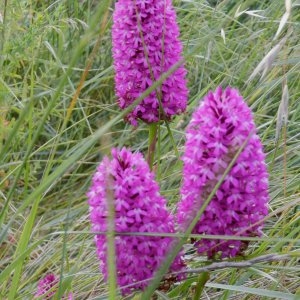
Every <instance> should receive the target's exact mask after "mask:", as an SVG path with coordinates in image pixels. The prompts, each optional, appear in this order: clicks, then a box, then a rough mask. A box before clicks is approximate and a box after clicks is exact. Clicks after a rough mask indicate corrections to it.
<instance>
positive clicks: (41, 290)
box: [35, 273, 73, 300]
mask: <svg viewBox="0 0 300 300" xmlns="http://www.w3.org/2000/svg"><path fill="white" fill-rule="evenodd" d="M58 282H59V280H58V278H57V277H56V276H55V275H54V274H53V273H49V274H47V275H46V276H45V277H44V278H43V279H41V280H40V281H39V283H38V288H37V292H36V294H35V298H40V299H52V298H53V296H54V294H55V293H56V291H57V285H58ZM50 290H51V291H50ZM41 296H43V298H41ZM62 299H68V300H72V299H73V296H72V293H69V295H68V298H67V297H66V296H63V298H62Z"/></svg>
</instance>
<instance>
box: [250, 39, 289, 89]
mask: <svg viewBox="0 0 300 300" xmlns="http://www.w3.org/2000/svg"><path fill="white" fill-rule="evenodd" d="M286 40H287V36H285V37H284V38H283V39H282V40H281V41H280V42H279V43H278V44H277V45H276V46H275V47H273V48H272V49H271V50H270V51H269V52H268V53H267V55H266V56H265V57H264V58H263V59H262V60H261V62H260V63H259V64H258V65H257V67H256V68H255V69H254V71H253V72H252V74H251V75H250V77H249V79H248V80H247V83H249V82H250V81H252V80H253V79H254V77H255V76H256V75H257V74H259V73H260V72H261V71H262V75H261V78H260V80H261V79H263V78H264V77H265V75H266V74H267V72H268V71H269V70H270V68H271V66H272V64H273V62H274V60H275V58H276V56H277V55H278V53H279V51H280V50H281V48H282V46H283V45H284V44H285V42H286Z"/></svg>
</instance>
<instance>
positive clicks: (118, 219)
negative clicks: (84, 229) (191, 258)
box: [87, 148, 184, 295]
mask: <svg viewBox="0 0 300 300" xmlns="http://www.w3.org/2000/svg"><path fill="white" fill-rule="evenodd" d="M108 178H110V180H108ZM109 183H110V184H111V185H112V186H107V185H108V184H109ZM99 187H100V188H99ZM108 188H109V189H112V190H113V193H114V205H115V232H116V238H115V249H116V271H117V282H118V285H119V287H120V288H121V292H122V294H123V295H127V294H130V293H132V292H133V291H134V290H143V289H144V288H145V287H146V286H147V285H148V284H149V282H150V281H145V280H146V279H149V278H151V277H152V276H153V275H154V273H155V271H156V270H157V269H158V267H159V265H160V264H161V263H162V262H163V260H164V259H165V257H166V255H167V253H168V251H170V249H171V247H172V245H173V242H174V239H173V238H170V237H161V236H156V235H155V236H134V235H132V236H130V235H126V236H125V235H118V233H122V232H126V233H130V232H139V233H151V232H153V233H157V232H158V233H173V232H175V228H174V218H173V216H172V215H171V214H170V212H169V211H168V209H167V205H166V204H167V202H166V200H165V199H164V198H163V197H162V196H161V195H160V193H159V186H158V184H157V182H156V181H155V180H154V174H153V173H152V172H151V171H150V169H149V166H148V164H147V162H146V161H145V160H144V158H143V156H142V155H141V154H140V153H132V152H130V151H129V150H127V149H126V148H123V149H122V150H117V149H112V159H111V160H110V159H109V158H108V157H105V158H104V159H103V161H102V162H101V163H100V165H99V166H98V168H97V170H96V173H95V174H94V176H93V179H92V185H91V187H90V190H89V191H88V193H87V196H88V203H89V205H90V220H91V223H92V228H93V231H94V232H95V231H97V229H98V228H107V225H106V224H107V215H108V209H107V195H106V190H107V189H108ZM99 208H100V209H99ZM103 208H104V209H103ZM158 211H159V213H158ZM95 241H96V248H97V255H98V258H99V260H100V269H101V271H102V273H103V274H104V278H105V279H107V276H108V274H107V242H106V235H104V234H103V235H101V234H96V239H95ZM183 268H184V264H183V261H182V260H181V258H180V254H179V255H178V257H177V258H176V259H175V261H174V263H173V264H172V266H171V267H170V271H171V272H180V271H183ZM178 277H179V276H178Z"/></svg>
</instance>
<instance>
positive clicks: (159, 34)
mask: <svg viewBox="0 0 300 300" xmlns="http://www.w3.org/2000/svg"><path fill="white" fill-rule="evenodd" d="M112 45H113V48H112V52H113V59H114V69H115V86H116V94H117V97H118V104H119V106H120V108H122V109H125V108H126V107H128V106H129V105H130V104H132V103H133V101H134V100H135V99H136V98H137V97H139V96H140V95H141V94H142V93H143V92H144V91H145V90H146V89H147V88H148V87H150V86H151V85H152V84H153V82H155V81H156V80H157V79H158V78H159V77H160V76H161V75H162V74H163V73H164V72H166V71H168V70H169V69H170V68H171V67H172V66H173V65H174V64H176V63H177V62H178V61H179V60H180V59H182V44H181V42H180V40H179V28H178V25H177V23H176V13H175V10H174V8H173V5H172V2H171V0H119V1H118V2H117V3H116V6H115V11H114V14H113V27H112ZM185 76H186V70H185V68H184V66H183V65H182V66H180V67H179V68H178V69H177V70H176V71H175V72H173V73H172V74H171V75H170V76H169V77H168V78H167V79H166V80H165V81H164V82H163V83H162V85H161V87H159V88H157V90H156V91H153V92H152V93H151V94H150V95H149V96H147V97H146V98H145V99H144V100H143V101H142V102H141V103H140V104H138V105H137V106H136V107H135V108H134V109H133V110H132V112H130V113H129V114H128V115H127V117H126V118H127V120H128V121H129V122H130V123H131V124H132V125H137V120H138V119H141V120H143V121H144V122H146V123H153V122H158V121H159V120H162V119H170V118H171V117H172V116H173V115H176V114H180V113H182V112H183V111H185V109H186V105H187V96H188V90H187V86H186V80H185Z"/></svg>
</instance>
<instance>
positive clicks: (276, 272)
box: [0, 0, 300, 299]
mask: <svg viewBox="0 0 300 300" xmlns="http://www.w3.org/2000/svg"><path fill="white" fill-rule="evenodd" d="M112 2H113V1H108V0H102V1H92V0H86V1H69V0H62V1H54V2H51V1H44V2H43V1H23V0H22V1H16V0H6V1H3V2H2V3H1V4H0V13H1V18H0V20H2V22H0V51H1V53H0V208H1V213H0V260H1V261H0V270H1V273H0V299H31V298H33V295H34V293H35V290H36V286H37V281H38V280H39V279H40V278H41V277H43V276H44V275H45V274H46V273H47V272H54V273H56V274H57V275H60V288H59V290H58V292H57V295H56V297H57V299H60V298H61V296H62V295H63V294H64V292H65V291H72V293H73V295H74V297H75V299H105V298H106V297H107V295H108V286H107V284H106V283H105V282H104V281H103V278H102V276H101V274H100V273H99V268H98V265H99V263H98V261H97V258H96V255H95V246H94V243H93V236H92V234H91V233H90V225H89V220H88V206H87V202H86V196H85V193H86V191H87V188H88V186H89V184H90V178H91V175H92V173H93V172H94V170H95V167H96V165H97V164H98V162H99V161H100V160H101V158H102V157H103V156H104V155H105V154H107V153H108V152H109V150H110V148H111V147H121V146H124V145H126V146H129V147H131V148H132V149H133V150H139V151H142V152H143V153H146V152H147V147H148V141H147V133H148V131H147V127H146V126H145V125H143V124H141V125H140V126H139V127H138V128H136V129H133V128H132V127H131V126H129V125H127V124H125V123H124V122H123V120H122V118H123V116H124V112H121V111H120V110H119V108H118V107H117V105H116V98H115V94H114V84H113V76H114V74H113V69H112V58H111V34H110V28H111V13H112V10H113V7H114V3H112ZM173 3H174V6H175V7H176V10H177V16H178V22H179V26H180V29H181V40H182V41H183V44H184V51H185V53H184V54H185V59H186V67H187V69H188V82H189V89H190V96H189V105H188V110H187V112H186V114H185V115H184V116H180V117H177V118H176V119H175V120H174V121H173V122H172V123H170V124H169V126H170V131H171V132H172V138H173V139H174V144H175V146H176V147H174V145H173V143H172V142H171V137H170V132H169V130H168V128H167V126H165V125H161V126H160V128H159V143H158V148H157V152H156V155H155V157H154V164H155V166H156V174H157V178H158V180H159V183H160V186H161V191H162V194H163V195H164V196H165V197H166V198H167V199H168V200H169V206H170V208H171V209H172V208H174V207H175V203H176V202H177V200H178V197H179V196H178V186H179V183H180V180H181V163H180V161H178V158H177V155H176V154H177V153H176V151H177V150H178V152H179V155H181V153H182V150H183V143H184V129H185V127H186V124H187V122H188V121H189V119H190V115H191V113H192V111H193V110H194V108H195V107H196V106H197V105H198V103H199V100H200V99H201V98H202V96H203V95H204V94H206V93H207V91H208V90H210V89H214V88H215V87H216V86H217V85H220V84H221V85H223V86H226V85H232V86H235V87H237V88H239V89H240V91H241V93H242V94H243V96H244V97H245V99H246V101H247V103H248V104H249V105H250V106H251V108H252V109H253V112H254V114H255V121H256V124H257V125H258V128H259V135H260V137H261V139H262V142H263V144H264V148H265V151H266V153H267V163H268V167H269V171H270V195H271V201H270V214H269V216H268V218H267V220H266V225H265V230H264V237H263V238H262V239H258V238H253V239H252V242H251V244H250V247H249V249H248V251H247V255H248V256H249V257H250V258H251V257H255V256H258V255H265V254H272V253H277V254H285V253H287V254H291V258H290V259H289V260H285V261H279V262H274V263H259V264H255V265H253V266H252V267H249V268H243V269H240V268H225V269H222V270H215V271H212V272H211V276H210V280H209V281H208V282H207V284H206V286H205V288H204V291H203V295H202V297H203V299H271V298H278V299H280V297H281V299H293V297H297V296H293V295H295V294H296V293H297V292H298V294H299V293H300V291H299V285H300V279H299V271H300V270H299V266H298V265H297V261H298V260H299V237H300V229H299V228H300V226H299V211H300V210H299V207H300V206H299V203H300V172H299V170H300V131H299V128H300V102H299V98H300V85H299V82H300V72H299V70H300V46H299V45H300V38H299V21H300V6H299V4H297V2H296V1H294V2H293V5H292V9H291V13H290V15H289V17H288V19H287V21H286V22H285V23H284V24H283V25H282V22H281V23H280V21H281V20H282V17H283V15H284V13H285V11H286V7H285V2H284V1H279V0H276V1H256V0H246V1H243V2H240V1H230V0H224V1H180V0H177V1H173ZM279 26H281V27H282V30H280V32H279V34H277V35H278V36H276V33H277V32H278V28H279ZM280 43H281V44H280ZM274 49H275V50H274ZM271 51H273V52H271ZM270 52H271V54H272V53H274V55H269V56H268V53H270ZM258 66H260V67H259V68H257V67H258ZM262 74H263V75H264V76H261V75H262ZM251 75H252V76H251ZM156 84H157V85H158V84H159V82H158V83H156ZM285 86H287V87H288V94H286V93H285V97H282V95H283V94H284V88H285ZM282 99H284V101H287V100H288V114H287V115H285V116H286V119H287V122H281V119H280V118H277V115H278V113H281V115H282V113H283V112H282V107H283V105H280V104H281V102H282ZM280 108H281V109H280ZM203 264H205V262H202V261H199V260H197V259H196V258H195V257H193V258H192V259H191V262H190V266H191V267H193V268H196V267H199V266H203ZM197 282H198V275H189V277H188V279H187V280H186V281H185V282H183V283H182V284H180V285H175V286H173V287H171V289H170V290H169V291H168V292H165V293H162V292H158V294H157V297H158V298H162V299H168V298H177V299H191V298H192V297H193V295H194V293H195V284H196V283H197ZM297 289H298V290H297ZM299 297H300V296H299ZM295 299H296V298H295Z"/></svg>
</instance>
